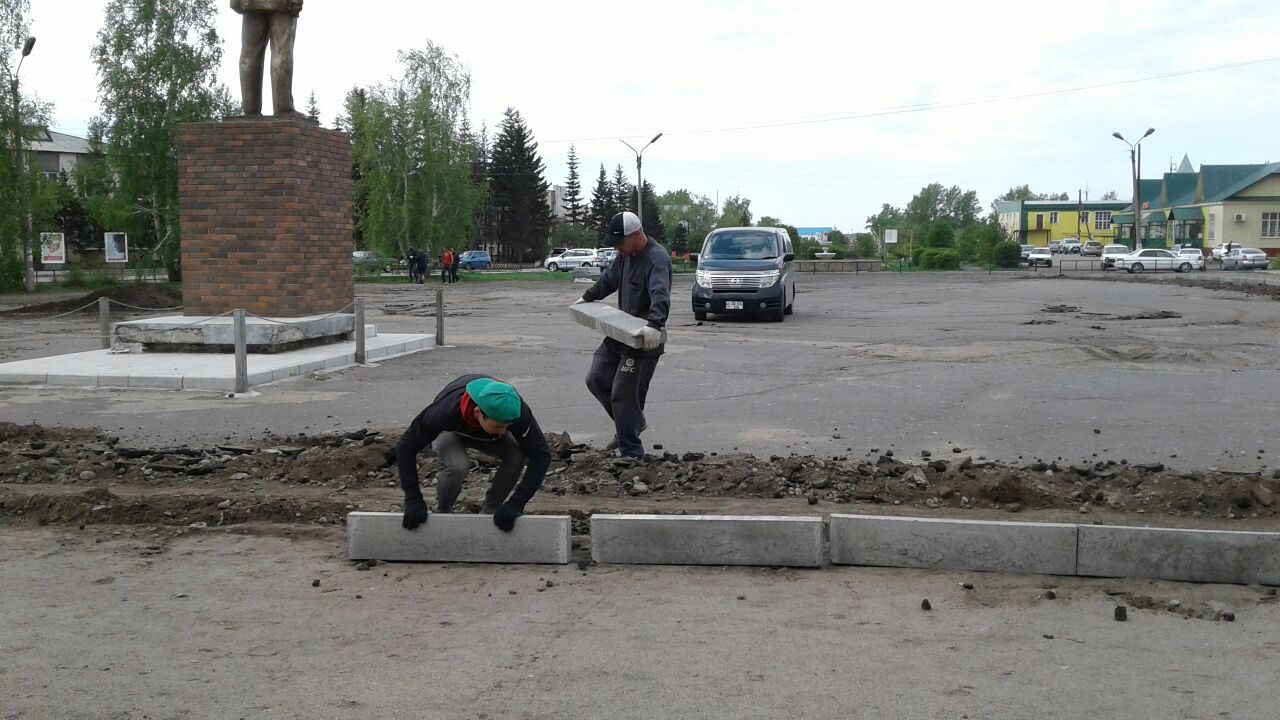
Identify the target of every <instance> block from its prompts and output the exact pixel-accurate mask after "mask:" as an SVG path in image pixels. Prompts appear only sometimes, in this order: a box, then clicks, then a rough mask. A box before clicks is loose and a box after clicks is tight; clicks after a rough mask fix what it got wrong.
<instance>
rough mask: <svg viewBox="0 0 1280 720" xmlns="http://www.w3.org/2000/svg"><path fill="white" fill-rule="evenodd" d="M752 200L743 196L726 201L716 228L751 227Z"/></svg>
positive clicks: (734, 196) (733, 196)
mask: <svg viewBox="0 0 1280 720" xmlns="http://www.w3.org/2000/svg"><path fill="white" fill-rule="evenodd" d="M751 217H752V215H751V200H750V199H749V198H744V197H742V196H741V195H732V196H730V197H728V198H726V199H725V201H724V208H723V209H722V210H721V212H720V221H719V222H717V223H716V227H748V226H750V225H751Z"/></svg>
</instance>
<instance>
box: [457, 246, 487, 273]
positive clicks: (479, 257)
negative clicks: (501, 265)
mask: <svg viewBox="0 0 1280 720" xmlns="http://www.w3.org/2000/svg"><path fill="white" fill-rule="evenodd" d="M492 264H493V258H491V257H489V253H487V252H485V251H483V250H467V251H465V252H463V253H462V256H461V257H459V258H458V269H459V270H488V269H489V266H490V265H492Z"/></svg>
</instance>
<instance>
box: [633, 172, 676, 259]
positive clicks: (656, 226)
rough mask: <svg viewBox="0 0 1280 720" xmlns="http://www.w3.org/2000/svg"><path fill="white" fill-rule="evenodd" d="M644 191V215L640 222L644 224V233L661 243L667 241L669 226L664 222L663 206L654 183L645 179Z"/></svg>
mask: <svg viewBox="0 0 1280 720" xmlns="http://www.w3.org/2000/svg"><path fill="white" fill-rule="evenodd" d="M642 192H643V197H644V203H642V205H643V207H644V217H642V218H640V224H641V225H643V226H644V234H645V235H648V236H649V237H651V238H653V239H654V240H657V241H658V242H660V243H665V242H666V239H667V226H666V223H664V222H662V206H661V204H660V203H659V202H658V195H657V193H656V192H655V191H654V189H653V184H652V183H650V182H649V181H648V180H645V181H644V188H643V189H642ZM668 249H669V248H668Z"/></svg>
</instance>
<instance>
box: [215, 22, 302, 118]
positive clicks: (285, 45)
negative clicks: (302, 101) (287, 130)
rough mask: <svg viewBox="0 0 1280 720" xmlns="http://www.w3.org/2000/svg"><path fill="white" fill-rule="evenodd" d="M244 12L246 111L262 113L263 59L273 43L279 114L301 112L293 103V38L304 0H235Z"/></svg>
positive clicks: (242, 53) (243, 100) (243, 98)
mask: <svg viewBox="0 0 1280 720" xmlns="http://www.w3.org/2000/svg"><path fill="white" fill-rule="evenodd" d="M231 9H232V10H235V11H236V12H238V13H240V14H241V15H243V16H244V30H243V33H242V37H241V48H240V97H241V104H242V105H243V106H244V114H245V115H261V114H262V75H263V61H264V60H265V59H266V54H267V42H268V41H270V43H271V97H272V100H273V101H274V106H275V107H274V110H275V114H276V115H297V114H299V113H298V112H297V111H296V110H295V109H294V106H293V39H294V36H295V35H296V34H297V29H298V15H299V14H301V13H302V0H231Z"/></svg>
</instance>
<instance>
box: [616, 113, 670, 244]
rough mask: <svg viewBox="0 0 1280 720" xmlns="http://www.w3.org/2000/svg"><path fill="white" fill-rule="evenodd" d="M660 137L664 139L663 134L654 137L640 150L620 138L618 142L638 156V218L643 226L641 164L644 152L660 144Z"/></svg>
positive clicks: (642, 178)
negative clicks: (657, 143)
mask: <svg viewBox="0 0 1280 720" xmlns="http://www.w3.org/2000/svg"><path fill="white" fill-rule="evenodd" d="M660 137H662V133H658V134H657V135H654V136H653V139H652V140H650V141H649V142H647V143H645V146H644V147H642V148H640V149H639V150H636V149H635V148H634V147H631V143H629V142H627V141H626V140H623V139H622V138H618V142H620V143H622V144H623V145H626V146H627V147H629V148H631V152H633V153H635V154H636V217H638V218H640V224H641V225H644V177H643V176H642V175H641V174H640V163H641V161H642V158H643V156H644V151H645V150H648V149H649V146H650V145H652V144H654V143H656V142H658V138H660Z"/></svg>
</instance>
